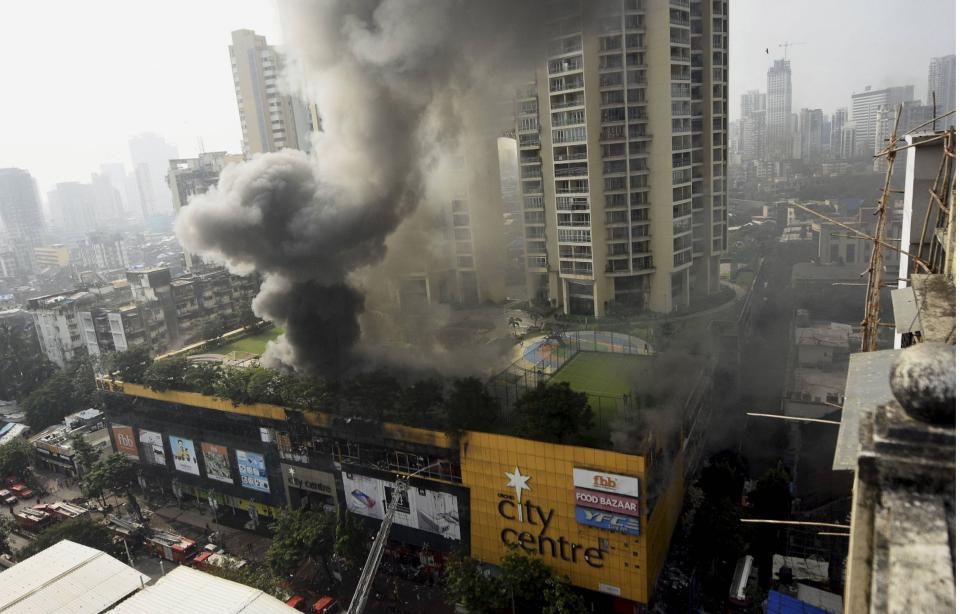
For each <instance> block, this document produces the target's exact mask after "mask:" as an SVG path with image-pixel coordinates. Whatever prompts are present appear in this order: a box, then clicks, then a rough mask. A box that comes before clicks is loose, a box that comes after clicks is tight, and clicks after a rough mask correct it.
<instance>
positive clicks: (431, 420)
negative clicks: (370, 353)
mask: <svg viewBox="0 0 960 614" xmlns="http://www.w3.org/2000/svg"><path fill="white" fill-rule="evenodd" d="M443 405H444V396H443V382H441V381H440V380H437V379H425V380H420V381H419V382H417V383H415V384H413V385H412V386H407V387H406V388H404V389H403V390H402V391H401V392H400V399H399V401H398V403H397V405H396V407H395V409H396V413H395V415H394V416H389V418H391V419H393V420H396V421H397V422H399V423H401V424H408V425H411V426H421V427H433V426H436V425H437V424H438V423H439V422H440V420H441V414H442V412H443Z"/></svg>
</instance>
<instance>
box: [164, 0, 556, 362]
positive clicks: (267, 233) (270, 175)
mask: <svg viewBox="0 0 960 614" xmlns="http://www.w3.org/2000/svg"><path fill="white" fill-rule="evenodd" d="M542 10H543V3H542V2H540V1H536V0H484V1H482V2H478V1H470V0H441V1H438V0H326V1H319V0H283V1H282V2H281V3H280V15H281V21H282V25H283V29H284V33H285V38H286V43H287V47H286V48H285V49H284V51H285V53H286V54H287V56H288V60H289V62H290V66H291V67H292V68H294V69H295V70H297V71H298V72H299V73H301V74H302V75H303V77H304V84H305V85H304V89H305V92H304V94H305V95H306V97H307V98H309V99H311V100H313V101H314V102H315V103H316V104H317V107H318V110H319V113H320V115H321V117H322V118H323V130H324V131H323V133H321V134H319V135H317V136H316V138H315V140H314V143H313V151H314V153H313V154H312V155H310V156H308V155H306V154H303V153H300V152H296V151H289V150H286V151H282V152H279V153H272V154H264V155H261V156H258V157H255V158H254V159H253V160H251V161H248V162H246V163H244V164H240V165H236V166H233V167H230V168H228V169H226V170H224V172H223V174H222V175H221V178H220V182H219V184H218V185H217V186H216V187H215V188H214V189H212V190H211V191H209V192H208V193H206V194H203V195H199V196H197V197H195V198H194V199H192V200H191V202H190V205H189V206H188V207H186V208H184V209H183V210H182V211H181V213H180V215H179V216H178V218H177V221H176V232H177V235H178V237H179V238H180V240H181V242H182V244H183V246H184V247H185V248H186V249H188V250H190V251H193V252H195V253H199V254H201V255H203V256H205V257H206V258H207V259H211V260H214V261H218V262H221V263H224V264H225V265H227V266H228V267H229V268H230V269H231V270H232V271H234V272H236V273H240V274H248V273H252V272H254V271H256V272H258V273H260V274H261V275H262V276H263V279H264V283H263V285H262V288H261V291H260V294H259V295H258V296H257V298H256V300H255V301H254V304H253V308H254V312H255V313H256V314H257V315H258V316H260V317H263V318H265V319H268V320H271V321H273V322H275V323H277V324H279V325H281V326H283V327H284V328H285V333H284V334H283V335H282V336H281V337H280V338H279V339H278V340H277V341H276V342H273V343H271V344H270V346H269V347H268V349H267V353H266V354H265V356H264V361H265V362H267V363H268V364H269V363H271V362H272V363H275V364H276V363H280V364H286V365H289V366H293V367H296V368H300V369H308V370H312V371H317V372H327V373H330V372H336V371H339V370H340V369H342V368H343V367H344V365H346V364H348V363H349V361H351V360H352V359H353V358H355V352H354V349H355V347H356V344H357V342H358V340H359V339H360V336H361V334H362V333H361V330H360V324H359V323H358V318H359V315H360V314H361V313H362V312H363V309H364V295H363V293H362V291H361V290H360V289H358V286H357V280H356V279H355V276H354V273H355V272H356V271H358V269H361V268H364V267H367V268H369V267H370V266H371V265H376V264H377V263H379V262H381V261H382V260H383V258H384V257H385V255H386V241H387V239H388V237H389V236H390V235H391V234H392V233H393V232H395V231H396V230H397V228H398V226H400V224H401V223H402V222H403V220H405V219H407V218H408V217H410V216H411V215H412V214H413V212H414V211H415V210H416V209H417V207H418V205H420V203H421V202H422V201H423V199H424V196H425V184H426V182H427V177H428V176H429V173H430V171H431V169H432V168H434V167H435V166H436V164H437V158H438V155H439V154H440V152H441V151H444V150H448V149H449V148H450V147H451V144H452V143H455V142H457V140H458V139H459V137H460V135H462V134H463V132H464V129H465V127H468V126H469V124H470V110H471V109H477V108H483V107H484V104H485V103H486V102H489V101H490V100H491V99H492V97H493V96H497V95H502V94H503V93H504V88H505V87H511V81H512V79H513V77H514V75H515V74H520V73H521V72H523V71H528V70H529V68H530V66H531V64H530V63H529V60H530V59H532V58H533V57H535V56H534V54H536V53H538V52H539V53H542V51H543V42H544V41H545V36H544V31H543V26H542V25H541V24H543V22H544V19H543V15H542ZM527 74H529V73H527Z"/></svg>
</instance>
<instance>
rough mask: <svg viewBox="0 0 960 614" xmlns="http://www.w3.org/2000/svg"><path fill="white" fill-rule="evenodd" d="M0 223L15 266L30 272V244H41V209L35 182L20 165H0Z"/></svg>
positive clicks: (31, 257) (31, 252)
mask: <svg viewBox="0 0 960 614" xmlns="http://www.w3.org/2000/svg"><path fill="white" fill-rule="evenodd" d="M0 226H2V229H3V236H4V237H5V238H6V240H7V241H8V242H9V244H10V246H11V247H12V248H13V249H12V251H13V253H14V257H15V259H16V266H17V269H18V270H19V271H21V272H32V271H33V269H34V257H33V248H34V247H37V246H39V245H41V244H42V238H43V237H42V235H43V226H44V224H43V211H42V210H41V208H40V198H39V196H38V194H37V184H36V182H35V181H34V180H33V177H32V176H31V175H30V173H28V172H27V171H25V170H23V169H19V168H0Z"/></svg>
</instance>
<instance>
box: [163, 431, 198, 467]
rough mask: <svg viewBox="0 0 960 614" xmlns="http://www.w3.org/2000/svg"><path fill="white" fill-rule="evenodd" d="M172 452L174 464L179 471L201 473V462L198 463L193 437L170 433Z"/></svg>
mask: <svg viewBox="0 0 960 614" xmlns="http://www.w3.org/2000/svg"><path fill="white" fill-rule="evenodd" d="M170 452H172V453H173V466H174V468H175V469H176V470H177V471H182V472H184V473H191V474H193V475H200V464H199V463H197V452H196V450H194V448H193V440H192V439H187V438H186V437H177V436H176V435H170Z"/></svg>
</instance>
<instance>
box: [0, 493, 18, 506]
mask: <svg viewBox="0 0 960 614" xmlns="http://www.w3.org/2000/svg"><path fill="white" fill-rule="evenodd" d="M0 502H3V504H4V505H13V504H15V503H16V502H17V497H16V495H14V494H13V493H12V492H10V491H9V490H0Z"/></svg>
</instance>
